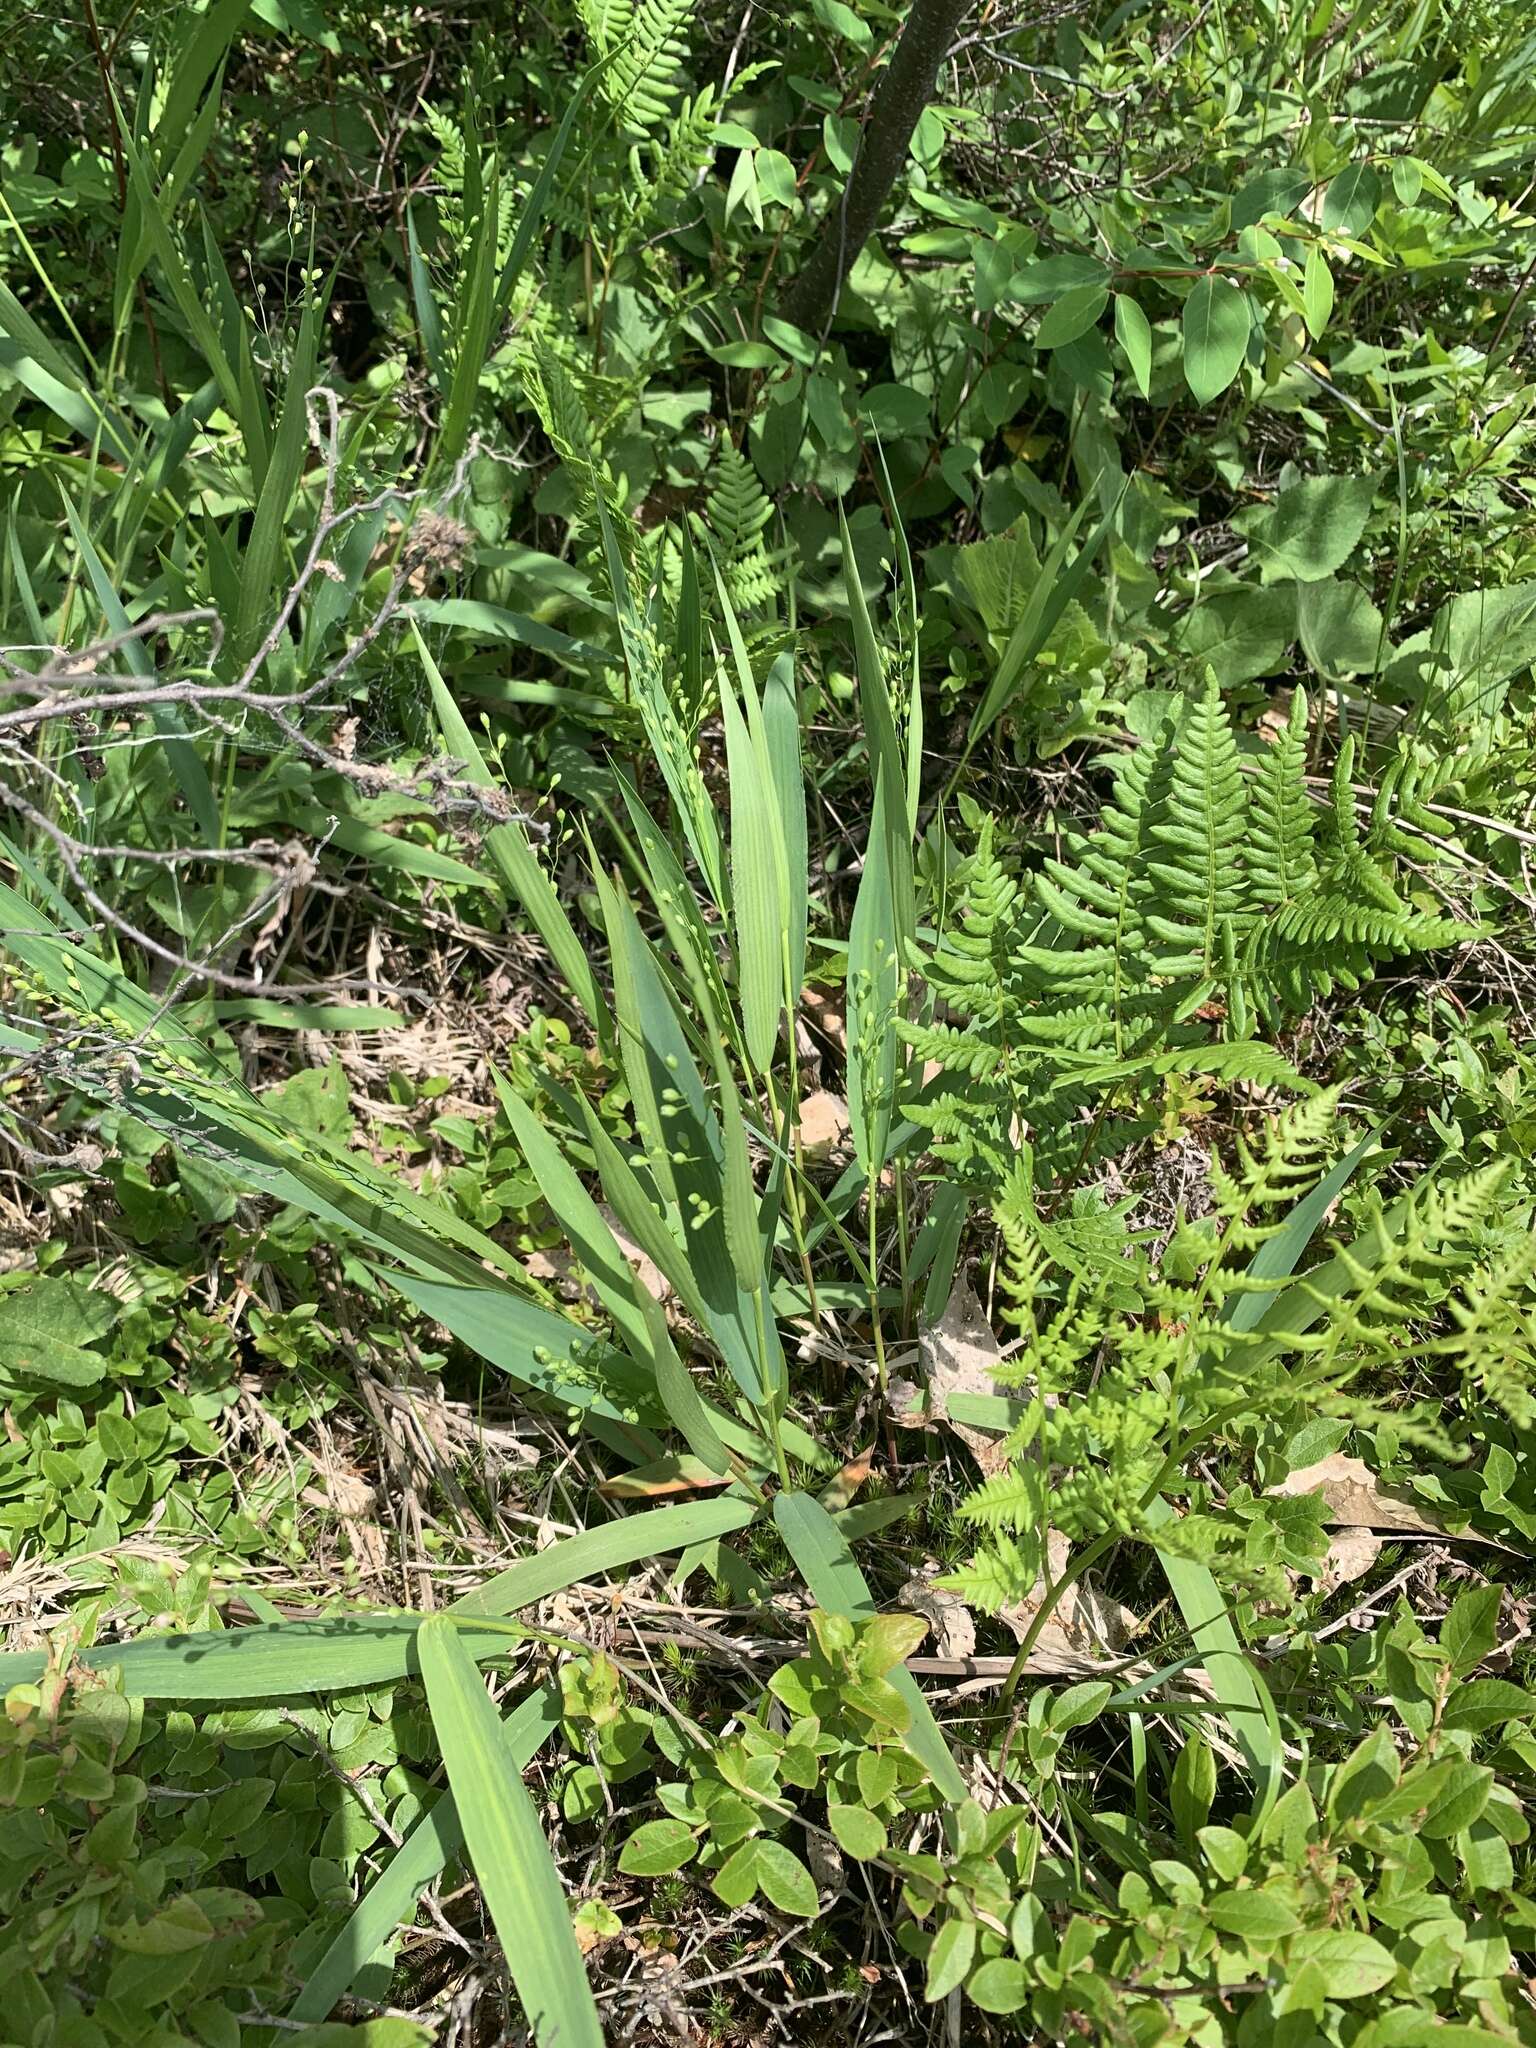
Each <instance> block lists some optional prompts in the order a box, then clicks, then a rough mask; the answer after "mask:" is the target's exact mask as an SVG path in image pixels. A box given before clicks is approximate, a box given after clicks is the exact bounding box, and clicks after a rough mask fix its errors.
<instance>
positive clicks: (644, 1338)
mask: <svg viewBox="0 0 1536 2048" xmlns="http://www.w3.org/2000/svg"><path fill="white" fill-rule="evenodd" d="M496 1084H497V1087H496V1092H497V1094H498V1096H499V1097H500V1100H501V1108H502V1114H503V1115H504V1116H505V1117H506V1119H507V1121H508V1123H509V1124H511V1126H512V1131H513V1135H514V1136H515V1137H516V1139H517V1142H518V1144H519V1145H520V1146H521V1147H522V1151H523V1157H524V1158H525V1159H526V1160H527V1162H528V1165H529V1167H530V1168H531V1169H532V1172H533V1176H534V1179H535V1180H537V1182H538V1184H539V1189H540V1191H541V1193H542V1194H543V1196H544V1199H545V1201H546V1202H548V1204H549V1206H550V1208H551V1209H552V1210H553V1211H554V1213H555V1214H556V1215H557V1216H558V1217H559V1218H560V1221H561V1225H562V1227H563V1228H564V1230H565V1233H566V1235H567V1237H568V1238H569V1239H570V1242H571V1245H572V1247H573V1248H574V1250H575V1253H576V1256H577V1257H578V1258H579V1259H580V1260H581V1263H582V1265H583V1266H585V1268H586V1270H587V1272H588V1274H589V1275H590V1276H591V1280H592V1284H593V1286H594V1288H595V1289H596V1290H597V1294H598V1298H599V1300H600V1301H601V1302H602V1304H603V1306H604V1307H605V1308H606V1309H607V1311H608V1313H609V1314H610V1315H611V1316H612V1317H613V1321H614V1326H615V1328H616V1329H617V1330H618V1332H619V1336H620V1339H621V1340H622V1342H623V1344H624V1347H625V1349H626V1350H627V1351H628V1352H629V1355H630V1357H631V1358H632V1359H634V1361H635V1363H636V1365H637V1366H638V1367H639V1368H640V1370H641V1371H642V1372H648V1373H650V1374H651V1375H652V1376H653V1377H654V1380H655V1385H656V1392H657V1395H658V1396H659V1398H660V1401H661V1405H662V1407H663V1408H664V1409H665V1410H666V1412H667V1415H668V1418H669V1419H670V1421H671V1422H672V1424H673V1427H674V1428H676V1429H677V1430H679V1431H680V1432H681V1433H682V1436H683V1439H684V1441H685V1442H686V1443H687V1445H688V1448H689V1450H690V1451H692V1452H693V1454H694V1456H695V1457H696V1458H698V1459H700V1460H701V1461H702V1462H703V1463H704V1464H705V1465H707V1466H708V1467H709V1469H710V1471H712V1472H717V1473H724V1472H728V1471H729V1470H730V1469H731V1461H730V1457H729V1455H728V1454H727V1452H726V1448H725V1446H724V1444H722V1443H721V1441H720V1439H719V1437H718V1436H717V1435H716V1434H715V1430H714V1426H713V1424H712V1423H711V1422H710V1420H709V1416H708V1413H707V1412H706V1410H705V1407H704V1403H703V1401H702V1399H701V1398H700V1395H699V1390H698V1388H697V1387H696V1386H695V1385H694V1383H693V1380H692V1378H691V1377H690V1375H689V1373H688V1372H687V1370H686V1368H685V1367H684V1365H683V1362H682V1360H681V1359H680V1358H679V1357H678V1355H677V1350H676V1347H675V1346H674V1344H673V1342H672V1337H671V1333H670V1331H669V1330H668V1329H667V1324H666V1318H665V1316H664V1315H663V1314H662V1312H661V1310H660V1308H659V1307H658V1305H657V1304H656V1303H655V1302H654V1301H653V1300H652V1299H651V1297H650V1295H649V1294H647V1293H646V1292H645V1289H644V1288H643V1287H642V1286H641V1285H640V1283H639V1280H638V1279H637V1278H636V1276H635V1274H634V1273H633V1272H632V1271H631V1269H630V1266H629V1263H628V1261H627V1260H626V1259H625V1257H624V1254H623V1252H622V1251H620V1249H619V1246H618V1241H617V1240H616V1239H615V1237H614V1234H613V1232H612V1230H610V1229H609V1227H608V1225H607V1223H606V1222H605V1221H604V1219H603V1214H602V1211H601V1210H600V1209H599V1208H598V1206H597V1204H596V1202H594V1201H593V1199H592V1197H591V1196H590V1195H589V1194H588V1193H587V1191H586V1189H585V1188H584V1187H583V1186H582V1184H581V1179H580V1177H579V1175H578V1174H577V1173H576V1172H575V1171H574V1170H573V1168H572V1167H571V1165H570V1163H569V1162H568V1161H567V1160H566V1159H565V1158H564V1156H563V1155H562V1153H561V1151H560V1148H559V1146H558V1145H557V1144H556V1143H555V1141H554V1140H553V1138H551V1137H550V1135H549V1133H548V1131H546V1130H545V1128H544V1126H543V1125H542V1124H541V1123H540V1122H539V1120H538V1118H537V1117H536V1116H535V1115H534V1113H533V1111H532V1110H531V1109H529V1108H528V1106H527V1104H526V1103H524V1102H522V1101H520V1100H519V1098H518V1097H517V1096H516V1095H515V1094H514V1093H513V1091H512V1090H511V1089H510V1088H508V1087H507V1086H506V1085H505V1084H504V1083H503V1082H502V1081H501V1078H500V1076H499V1075H498V1076H497V1077H496Z"/></svg>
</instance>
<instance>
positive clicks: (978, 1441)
mask: <svg viewBox="0 0 1536 2048" xmlns="http://www.w3.org/2000/svg"><path fill="white" fill-rule="evenodd" d="M919 1350H920V1355H921V1357H922V1362H923V1370H924V1372H925V1373H926V1374H927V1378H928V1415H929V1417H930V1418H931V1419H932V1420H935V1421H939V1422H942V1423H944V1425H945V1426H946V1428H948V1429H951V1430H953V1431H954V1433H955V1435H956V1436H957V1437H959V1439H960V1441H961V1442H962V1443H963V1444H964V1445H965V1447H966V1449H967V1450H968V1451H969V1452H970V1453H971V1456H972V1457H973V1458H974V1459H975V1460H976V1463H977V1464H978V1465H979V1466H980V1467H981V1471H982V1476H983V1477H984V1478H987V1479H990V1478H991V1477H992V1475H993V1473H994V1472H1001V1471H1002V1470H1003V1469H1004V1468H1005V1467H1006V1466H1007V1464H1008V1454H1007V1452H1006V1451H1005V1450H1004V1449H1003V1447H1002V1441H1001V1439H1000V1438H998V1437H995V1436H989V1435H988V1433H987V1432H986V1431H985V1430H984V1429H973V1428H972V1427H971V1426H970V1424H969V1423H964V1422H956V1421H954V1420H953V1419H952V1418H951V1416H950V1413H949V1401H950V1397H951V1396H952V1395H954V1394H995V1393H996V1392H997V1385H996V1382H995V1381H994V1380H993V1378H992V1369H993V1367H994V1366H996V1365H997V1364H998V1363H999V1360H1000V1357H1001V1353H1000V1351H999V1348H998V1342H997V1339H996V1337H995V1336H994V1335H993V1334H992V1325H991V1324H990V1323H989V1322H988V1321H987V1315H986V1311H985V1309H983V1307H982V1305H981V1303H980V1302H979V1301H978V1300H977V1298H976V1293H975V1290H974V1288H973V1287H972V1286H971V1284H970V1282H969V1281H968V1280H964V1279H961V1280H957V1281H956V1282H955V1285H954V1288H953V1290H952V1292H951V1294H950V1297H949V1303H948V1306H947V1307H946V1308H945V1310H944V1313H943V1315H942V1316H940V1318H939V1320H938V1321H937V1322H936V1323H934V1324H933V1325H932V1326H931V1327H930V1328H929V1329H926V1330H924V1331H923V1333H922V1337H921V1339H920V1344H919ZM896 1419H897V1420H898V1421H901V1420H903V1419H904V1418H903V1417H902V1416H901V1415H900V1414H898V1415H897V1417H896Z"/></svg>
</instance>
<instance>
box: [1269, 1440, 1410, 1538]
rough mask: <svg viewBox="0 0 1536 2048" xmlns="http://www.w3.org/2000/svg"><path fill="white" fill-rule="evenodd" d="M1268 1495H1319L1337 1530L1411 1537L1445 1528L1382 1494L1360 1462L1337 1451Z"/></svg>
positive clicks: (1406, 1503) (1289, 1477)
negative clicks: (1379, 1530)
mask: <svg viewBox="0 0 1536 2048" xmlns="http://www.w3.org/2000/svg"><path fill="white" fill-rule="evenodd" d="M1269 1491H1270V1492H1271V1493H1274V1494H1280V1495H1284V1496H1287V1497H1290V1498H1299V1497H1302V1496H1304V1495H1306V1494H1310V1493H1320V1494H1321V1495H1322V1497H1323V1499H1324V1501H1325V1503H1326V1504H1327V1508H1328V1519H1329V1521H1330V1522H1332V1523H1334V1524H1335V1526H1337V1527H1340V1528H1345V1529H1387V1530H1392V1531H1396V1532H1397V1533H1398V1534H1402V1535H1410V1536H1441V1535H1444V1534H1445V1529H1444V1525H1443V1524H1442V1523H1441V1522H1440V1521H1439V1520H1437V1518H1436V1517H1435V1516H1434V1515H1431V1514H1429V1513H1427V1512H1426V1511H1425V1510H1424V1509H1423V1508H1420V1507H1415V1506H1414V1504H1413V1502H1412V1501H1408V1500H1397V1499H1395V1498H1394V1497H1393V1496H1392V1495H1391V1494H1387V1493H1383V1492H1382V1490H1381V1482H1380V1481H1379V1479H1378V1478H1377V1476H1376V1474H1375V1473H1374V1472H1373V1471H1372V1470H1371V1468H1370V1466H1369V1465H1367V1464H1366V1462H1365V1460H1364V1459H1363V1458H1346V1457H1345V1456H1343V1454H1342V1453H1341V1452H1339V1451H1335V1452H1334V1453H1333V1455H1332V1456H1331V1457H1327V1458H1319V1459H1318V1461H1317V1463H1316V1464H1315V1465H1303V1466H1301V1467H1300V1469H1299V1470H1297V1471H1295V1472H1288V1473H1287V1474H1286V1476H1285V1478H1284V1479H1282V1480H1281V1481H1280V1483H1279V1484H1278V1485H1277V1486H1272V1487H1270V1489H1269Z"/></svg>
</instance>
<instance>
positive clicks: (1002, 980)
mask: <svg viewBox="0 0 1536 2048" xmlns="http://www.w3.org/2000/svg"><path fill="white" fill-rule="evenodd" d="M1306 719H1307V706H1306V701H1305V699H1304V697H1303V696H1302V695H1301V694H1300V693H1299V692H1298V693H1297V696H1296V699H1295V702H1294V704H1293V707H1292V712H1291V716H1290V719H1289V721H1288V723H1287V725H1286V727H1285V729H1284V730H1283V732H1282V733H1281V734H1280V736H1279V738H1278V739H1277V741H1276V742H1275V744H1274V745H1273V746H1272V747H1269V748H1267V749H1266V750H1265V751H1264V754H1263V755H1262V757H1261V759H1260V760H1259V761H1258V763H1257V765H1256V768H1255V771H1254V772H1252V773H1245V772H1244V769H1243V764H1242V757H1241V755H1240V753H1239V749H1238V743H1237V739H1236V737H1235V735H1234V733H1233V731H1232V727H1231V723H1230V720H1229V718H1228V715H1227V711H1226V708H1225V706H1224V704H1223V703H1222V701H1221V697H1220V694H1219V692H1218V691H1217V689H1216V686H1215V684H1214V682H1212V683H1209V684H1208V685H1207V687H1206V688H1205V689H1204V690H1203V691H1202V692H1200V693H1199V694H1198V695H1197V696H1195V697H1194V698H1192V699H1191V700H1190V701H1189V702H1188V703H1187V704H1186V705H1185V706H1184V709H1183V716H1182V719H1181V720H1179V721H1178V722H1177V723H1175V722H1174V721H1172V720H1170V721H1167V722H1165V724H1164V726H1163V728H1162V730H1161V731H1160V732H1159V733H1158V735H1157V736H1156V737H1155V738H1154V739H1153V740H1152V741H1151V742H1149V743H1147V744H1145V745H1143V746H1139V747H1137V748H1136V749H1135V750H1134V751H1133V752H1132V753H1131V754H1129V755H1128V756H1127V757H1126V758H1125V759H1124V760H1123V761H1122V762H1121V764H1120V765H1119V768H1118V770H1117V772H1116V776H1115V781H1114V786H1113V790H1112V793H1111V796H1110V799H1109V801H1108V803H1107V804H1106V805H1105V807H1104V810H1103V813H1102V815H1101V817H1100V819H1099V822H1098V825H1097V827H1096V828H1095V829H1094V831H1092V832H1091V833H1089V834H1087V835H1084V836H1079V837H1075V838H1073V839H1071V840H1069V842H1068V846H1067V850H1066V854H1065V856H1064V857H1061V858H1054V857H1053V858H1049V859H1047V860H1046V861H1045V862H1044V863H1043V864H1042V867H1041V869H1040V871H1039V872H1038V873H1036V874H1034V875H1033V876H1031V877H1029V878H1028V879H1027V881H1026V882H1015V881H1013V880H1010V879H1009V878H1007V877H1006V876H1005V875H1004V874H1003V871H1002V869H1001V867H1000V865H999V862H998V858H997V854H996V851H995V834H994V831H993V829H992V827H991V826H990V825H989V826H987V827H985V828H984V829H983V831H982V834H981V837H980V839H979V842H978V846H977V852H976V856H975V858H974V859H973V861H972V862H971V863H970V864H969V866H968V868H967V870H966V873H965V877H964V887H963V890H962V893H961V899H960V904H959V909H958V913H957V915H956V916H955V917H954V918H953V919H952V920H951V921H950V924H949V925H948V927H947V928H946V930H945V931H944V933H943V936H942V938H941V940H940V943H939V945H938V947H937V948H936V950H935V953H934V956H933V958H932V960H931V961H930V962H928V963H926V964H927V968H928V975H929V979H930V981H931V983H932V986H933V988H934V990H935V992H936V994H937V996H938V998H939V999H940V1001H941V1002H942V1004H943V1005H944V1006H945V1009H946V1010H947V1012H948V1015H947V1016H943V1015H941V1016H939V1017H937V1018H936V1019H934V1020H930V1021H929V1022H927V1023H925V1024H923V1025H921V1026H910V1025H908V1026H904V1027H903V1030H904V1034H905V1036H906V1037H907V1038H908V1040H909V1042H910V1043H911V1044H912V1046H913V1048H914V1051H915V1052H916V1054H917V1055H918V1058H919V1059H920V1060H921V1061H924V1062H929V1063H931V1064H933V1065H936V1066H937V1067H938V1068H940V1069H941V1076H940V1079H939V1080H938V1081H937V1082H936V1083H934V1084H932V1085H930V1087H929V1088H928V1089H927V1090H926V1091H925V1094H924V1096H923V1097H922V1098H921V1099H920V1100H919V1101H917V1102H916V1103H914V1104H912V1105H910V1106H909V1108H908V1114H909V1115H910V1116H911V1117H912V1119H913V1120H914V1121H915V1122H917V1123H919V1124H921V1125H923V1126H925V1127H926V1128H927V1129H928V1130H930V1131H931V1132H932V1134H933V1139H934V1148H935V1150H936V1152H937V1153H938V1155H939V1156H940V1157H941V1158H944V1159H946V1160H949V1161H953V1162H954V1163H955V1164H957V1165H958V1166H960V1167H961V1168H962V1169H964V1170H965V1171H967V1172H968V1173H969V1174H970V1175H971V1176H972V1177H973V1178H976V1179H978V1180H981V1181H983V1182H985V1183H987V1184H989V1185H991V1186H994V1187H995V1186H996V1185H997V1184H998V1183H999V1182H1000V1181H1001V1180H1002V1179H1003V1178H1005V1176H1006V1175H1007V1173H1008V1170H1009V1166H1010V1163H1011V1160H1012V1157H1013V1155H1014V1154H1016V1152H1017V1149H1018V1146H1019V1144H1020V1142H1021V1141H1022V1140H1023V1139H1026V1138H1028V1139H1030V1140H1031V1141H1032V1142H1033V1143H1034V1144H1035V1146H1036V1149H1037V1153H1038V1156H1039V1160H1040V1164H1041V1166H1042V1167H1043V1168H1045V1169H1046V1170H1048V1171H1058V1170H1060V1169H1061V1168H1062V1167H1063V1166H1064V1165H1066V1164H1070V1163H1072V1162H1074V1161H1076V1160H1078V1159H1087V1158H1089V1157H1091V1156H1093V1154H1094V1153H1095V1152H1096V1151H1097V1152H1102V1151H1104V1150H1105V1149H1107V1148H1108V1147H1110V1146H1111V1145H1114V1146H1116V1147H1120V1146H1123V1145H1124V1144H1125V1143H1126V1142H1127V1140H1128V1139H1129V1137H1131V1136H1132V1135H1134V1133H1135V1131H1136V1129H1137V1128H1138V1127H1139V1126H1138V1123H1137V1117H1138V1115H1139V1114H1144V1105H1145V1104H1146V1103H1148V1102H1150V1100H1151V1097H1152V1096H1153V1095H1154V1094H1155V1092H1156V1088H1157V1086H1158V1085H1160V1083H1161V1080H1162V1078H1163V1077H1166V1076H1173V1075H1179V1074H1186V1075H1203V1076H1207V1077H1210V1078H1213V1079H1214V1078H1221V1079H1225V1080H1229V1081H1232V1080H1248V1081H1253V1082H1262V1083H1265V1084H1274V1083H1276V1082H1279V1083H1284V1082H1286V1081H1287V1080H1289V1081H1291V1082H1292V1083H1293V1084H1294V1082H1295V1076H1294V1075H1292V1074H1291V1073H1290V1070H1289V1068H1288V1067H1287V1065H1286V1063H1285V1061H1284V1060H1283V1059H1282V1058H1281V1056H1280V1055H1279V1054H1278V1053H1277V1052H1275V1051H1273V1050H1272V1049H1271V1048H1270V1047H1269V1046H1267V1045H1266V1044H1264V1043H1263V1042H1262V1041H1260V1040H1258V1039H1257V1038H1256V1037H1255V1036H1254V1033H1255V1030H1256V1026H1257V1024H1258V1023H1259V1021H1261V1020H1262V1021H1263V1022H1264V1023H1265V1024H1266V1025H1267V1026H1268V1027H1269V1028H1270V1030H1271V1031H1273V1030H1274V1028H1275V1027H1277V1026H1278V1025H1279V1024H1281V1023H1282V1022H1283V1021H1284V1019H1285V1018H1286V1016H1287V1015H1290V1014H1293V1013H1295V1012H1298V1011H1301V1010H1304V1009H1306V1008H1307V1007H1308V1006H1309V1005H1310V1004H1311V1003H1312V1001H1313V1000H1314V999H1315V998H1317V997H1318V996H1320V995H1321V996H1326V995H1328V994H1329V993H1331V991H1332V990H1333V989H1334V988H1335V987H1343V988H1351V989H1352V988H1358V987H1360V986H1361V985H1362V984H1363V983H1364V982H1365V981H1366V980H1367V979H1368V978H1369V977H1370V976H1371V974H1372V973H1373V972H1374V971H1375V968H1376V965H1377V963H1378V962H1380V961H1382V960H1385V959H1389V958H1391V957H1393V956H1394V955H1398V954H1403V953H1412V952H1426V951H1430V950H1433V949H1435V948H1439V947H1444V946H1448V945H1453V944H1455V943H1457V942H1459V941H1460V940H1462V939H1464V938H1466V937H1468V936H1470V935H1471V929H1470V927H1468V926H1466V925H1464V924H1462V923H1460V922H1459V921H1457V920H1456V919H1454V918H1450V917H1445V916H1442V915H1440V914H1438V913H1431V912H1425V911H1422V910H1420V909H1418V908H1417V907H1416V906H1415V905H1413V904H1412V903H1410V902H1408V901H1406V900H1405V899H1404V898H1403V897H1402V895H1401V894H1400V893H1399V891H1398V889H1397V887H1396V883H1395V879H1394V863H1395V859H1396V857H1397V855H1398V854H1399V852H1400V851H1401V847H1402V831H1403V828H1402V827H1401V825H1400V824H1399V823H1398V818H1399V809H1398V808H1395V807H1390V806H1389V807H1388V808H1387V812H1386V822H1385V824H1383V825H1382V826H1381V827H1379V828H1377V827H1375V826H1373V829H1372V834H1371V836H1370V837H1369V838H1366V837H1363V836H1362V832H1361V827H1360V823H1359V820H1358V818H1357V816H1356V810H1355V799H1354V793H1353V785H1352V782H1351V779H1350V778H1351V774H1352V769H1353V752H1352V748H1351V747H1350V745H1349V744H1348V743H1346V745H1345V747H1344V748H1343V749H1342V750H1341V752H1340V755H1339V761H1338V765H1337V769H1336V773H1335V776H1334V786H1333V792H1332V798H1331V801H1329V802H1326V803H1322V804H1319V803H1317V802H1315V801H1314V799H1313V797H1312V796H1311V795H1310V794H1309V791H1308V788H1307V784H1306V780H1305V768H1306V750H1305V734H1306ZM1404 786H1405V779H1404V778H1402V777H1400V778H1398V781H1397V782H1396V783H1395V784H1394V790H1401V789H1403V788H1404ZM1138 1098H1140V1099H1139V1100H1138ZM1085 1111H1086V1112H1088V1114H1089V1116H1090V1119H1091V1121H1090V1122H1089V1123H1088V1125H1087V1126H1086V1127H1085V1125H1084V1123H1083V1120H1082V1113H1083V1112H1085Z"/></svg>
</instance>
